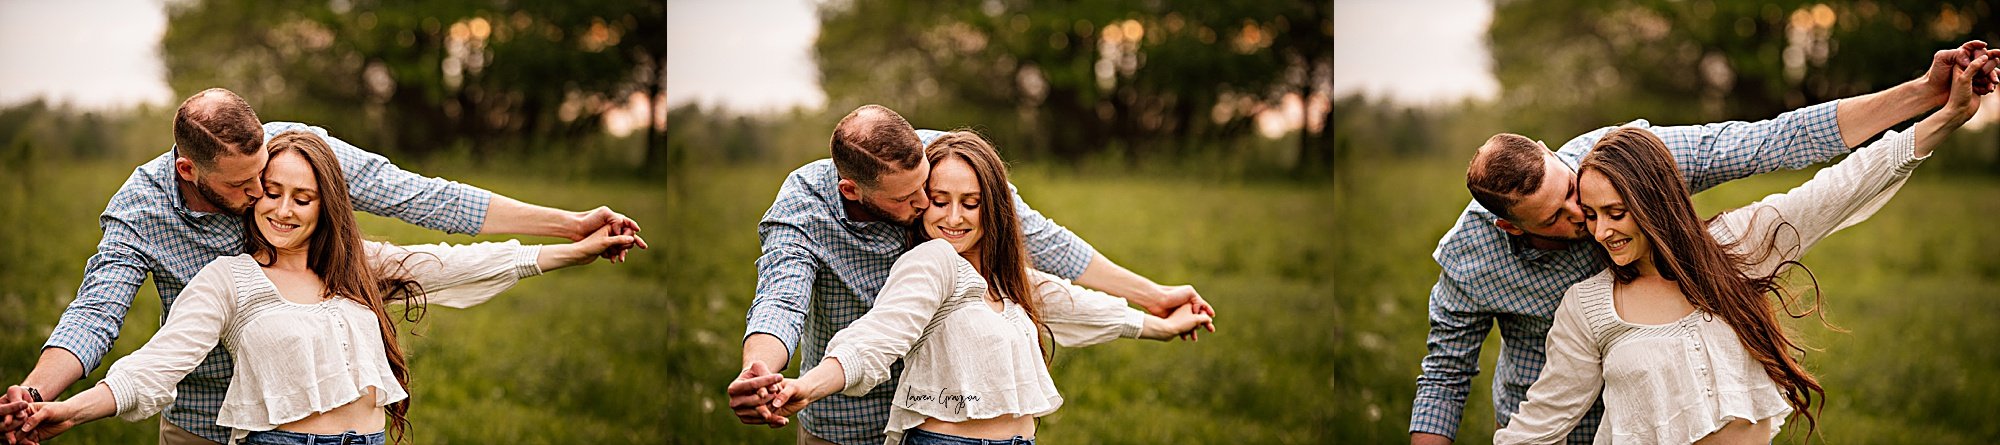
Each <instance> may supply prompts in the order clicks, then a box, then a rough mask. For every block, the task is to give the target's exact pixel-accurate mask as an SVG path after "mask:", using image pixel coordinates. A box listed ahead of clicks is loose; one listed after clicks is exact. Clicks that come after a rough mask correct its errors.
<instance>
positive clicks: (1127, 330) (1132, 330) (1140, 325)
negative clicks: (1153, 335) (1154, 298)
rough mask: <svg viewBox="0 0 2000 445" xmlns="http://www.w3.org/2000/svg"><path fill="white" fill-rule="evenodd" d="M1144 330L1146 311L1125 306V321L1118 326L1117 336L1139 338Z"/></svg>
mask: <svg viewBox="0 0 2000 445" xmlns="http://www.w3.org/2000/svg"><path fill="white" fill-rule="evenodd" d="M1145 331H1146V313H1145V312H1140V311H1139V310H1138V309H1133V308H1129V307H1128V308H1125V322H1124V323H1123V324H1121V325H1119V326H1118V336H1119V337H1122V338H1139V334H1142V333H1144V332H1145Z"/></svg>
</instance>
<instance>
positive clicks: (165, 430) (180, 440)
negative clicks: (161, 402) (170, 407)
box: [160, 416, 219, 445]
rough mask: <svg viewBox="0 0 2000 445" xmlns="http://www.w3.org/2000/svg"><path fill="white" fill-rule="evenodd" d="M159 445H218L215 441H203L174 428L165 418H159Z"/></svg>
mask: <svg viewBox="0 0 2000 445" xmlns="http://www.w3.org/2000/svg"><path fill="white" fill-rule="evenodd" d="M160 445H219V444H217V443H216V442H215V441H212V440H208V439H203V438H202V437H201V436H197V435H195V434H194V433H190V432H188V431H187V430H184V429H181V427H178V426H174V423H173V422H168V421H167V417H166V416H160Z"/></svg>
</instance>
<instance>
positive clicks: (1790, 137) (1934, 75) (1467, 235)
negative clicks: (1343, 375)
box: [1410, 41, 2000, 444]
mask: <svg viewBox="0 0 2000 445" xmlns="http://www.w3.org/2000/svg"><path fill="white" fill-rule="evenodd" d="M1981 51H1989V50H1987V49H1986V45H1985V43H1984V42H1979V41H1973V42H1968V43H1966V44H1965V45H1963V46H1961V47H1959V48H1957V49H1951V50H1944V51H1939V52H1937V53H1936V54H1935V55H1934V56H1933V57H1932V63H1931V66H1930V69H1929V70H1928V71H1927V72H1926V73H1925V74H1924V76H1923V77H1922V78H1919V79H1917V80H1912V81H1909V82H1905V83H1903V84H1900V85H1897V86H1895V87H1892V88H1890V89H1888V90H1884V91H1881V92H1877V93H1873V94H1868V95H1863V96H1858V97H1854V98H1848V99H1843V100H1839V101H1835V102H1829V103H1825V104H1820V105H1815V106H1811V107H1806V108H1802V109H1799V110H1794V111H1791V112H1787V113H1784V114H1781V115H1779V116H1778V117H1776V118H1773V119H1771V120H1766V121H1760V122H1752V123H1744V122H1725V123H1717V124H1707V125H1697V126H1677V127H1666V126H1652V125H1651V124H1650V123H1648V122H1646V121H1644V120H1638V121H1633V122H1632V123H1629V124H1627V126H1635V127H1639V128H1645V129H1647V130H1649V131H1651V132H1653V133H1654V135H1656V136H1659V137H1660V139H1661V140H1663V141H1665V142H1666V144H1667V147H1668V149H1669V150H1670V151H1672V152H1673V154H1674V158H1675V161H1676V162H1677V163H1678V164H1679V168H1680V171H1681V173H1682V174H1683V175H1685V176H1686V178H1685V179H1686V180H1687V181H1688V186H1689V189H1690V190H1692V191H1694V192H1700V191H1702V190H1705V189H1708V188H1709V187H1713V186H1716V185H1718V184H1721V183H1723V182H1728V181H1730V180H1734V179H1737V178H1743V177H1747V176H1750V175H1755V174H1758V173H1764V172H1769V171H1773V170H1776V169H1779V168H1786V169H1798V168H1803V167H1805V166H1807V165H1810V164H1814V163H1818V162H1823V161H1826V160H1828V159H1832V158H1833V157H1835V156H1839V155H1841V154H1844V153H1846V152H1848V151H1849V150H1851V149H1852V148H1853V147H1857V146H1860V145H1861V144H1862V143H1863V142H1866V141H1867V140H1868V139H1870V138H1872V137H1874V135H1875V134H1877V133H1880V132H1882V131H1884V130H1887V129H1888V128H1889V127H1890V126H1893V125H1895V124H1896V123H1899V122H1902V121H1905V120H1908V119H1910V118H1913V117H1916V116H1917V115H1918V114H1921V113H1923V112H1925V111H1928V110H1930V109H1932V108H1936V107H1938V106H1939V105H1942V104H1944V103H1945V100H1946V99H1947V98H1948V93H1949V89H1950V87H1951V76H1952V73H1953V71H1954V70H1956V69H1958V68H1961V67H1965V66H1967V65H1969V64H1970V62H1971V60H1972V59H1973V56H1974V55H1976V54H1978V53H1979V52H1981ZM1990 53H1991V54H1994V55H2000V51H1990ZM1977 78H1981V79H1985V81H1984V82H1981V83H1980V86H1979V87H1978V88H1977V89H1978V93H1980V94H1985V93H1986V92H1990V91H1992V88H1993V83H1992V81H1993V80H1996V79H2000V74H1995V73H1983V75H1981V76H1977ZM1610 130H1612V128H1611V127H1606V128H1600V129H1598V130H1596V131H1592V132H1590V133H1587V134H1584V135H1582V136H1578V137H1576V138H1575V139H1571V140H1570V141H1569V142H1568V143H1565V144H1563V146H1562V149H1561V150H1557V151H1554V152H1551V151H1549V149H1548V148H1547V147H1546V146H1544V145H1542V144H1541V143H1540V142H1536V141H1533V140H1530V139H1528V138H1526V137H1522V136H1520V135H1514V134H1500V135H1495V136H1494V137H1493V138H1491V139H1489V140H1487V142H1486V144H1485V145H1483V146H1481V147H1480V149H1479V152H1478V154H1477V155H1475V157H1474V158H1473V160H1472V163H1471V165H1470V166H1469V167H1468V169H1467V171H1466V187H1467V188H1468V189H1470V190H1471V192H1472V195H1473V200H1474V202H1473V203H1471V204H1470V205H1467V206H1466V209H1465V211H1464V212H1463V213H1462V214H1460V215H1459V218H1458V223H1457V224H1456V225H1454V226H1453V227H1452V229H1451V230H1450V231H1449V232H1447V233H1445V235H1444V238H1443V239H1441V240H1439V241H1438V247H1437V250H1436V252H1434V253H1433V254H1432V256H1433V258H1435V259H1436V260H1437V263H1438V265H1439V266H1441V267H1442V268H1443V272H1442V273H1440V274H1439V276H1438V282H1437V284H1436V285H1435V286H1433V287H1432V288H1431V295H1430V320H1431V332H1430V337H1429V340H1428V346H1429V350H1430V353H1429V355H1426V356H1425V357H1424V359H1423V374H1422V375H1421V376H1419V377H1418V379H1417V395H1416V400H1415V402H1414V404H1413V407H1412V409H1411V413H1410V442H1411V443H1412V444H1448V443H1450V442H1451V440H1452V438H1453V437H1454V436H1455V435H1456V433H1457V429H1458V425H1459V423H1460V417H1461V416H1462V415H1463V414H1464V409H1465V399H1466V395H1467V393H1469V392H1470V391H1471V382H1472V377H1473V376H1475V375H1477V374H1478V373H1479V363H1478V360H1479V348H1480V345H1481V344H1482V343H1483V342H1484V341H1485V337H1486V335H1487V333H1488V332H1489V331H1490V330H1491V329H1492V326H1494V325H1495V324H1498V325H1499V329H1500V334H1501V336H1502V337H1501V338H1502V342H1501V344H1502V348H1503V350H1502V352H1501V354H1500V363H1499V364H1498V365H1497V366H1496V367H1495V372H1496V374H1495V375H1494V377H1493V398H1494V407H1495V409H1494V414H1495V419H1494V422H1495V424H1496V425H1498V426H1503V427H1504V426H1505V425H1506V424H1507V422H1508V420H1510V419H1511V418H1512V416H1513V414H1514V412H1515V410H1516V409H1517V408H1518V407H1519V405H1520V403H1521V401H1522V399H1523V398H1524V397H1525V395H1526V393H1527V390H1528V387H1529V386H1530V385H1532V384H1533V383H1534V382H1535V379H1536V378H1537V377H1538V376H1539V375H1540V373H1541V367H1542V363H1543V358H1544V356H1543V346H1544V344H1545V342H1546V339H1547V336H1548V331H1549V327H1550V325H1551V323H1552V321H1553V320H1552V318H1551V317H1552V316H1553V314H1554V312H1555V309H1556V306H1557V305H1558V304H1559V303H1560V302H1561V300H1562V295H1563V292H1564V291H1565V290H1567V289H1568V288H1569V287H1570V286H1571V285H1573V284H1575V283H1577V282H1579V281H1582V280H1583V279H1585V278H1587V277H1589V276H1590V275H1592V274H1595V273H1597V272H1600V271H1602V270H1604V268H1605V267H1606V265H1605V264H1604V262H1603V261H1602V260H1600V259H1599V258H1598V257H1597V255H1596V254H1595V250H1596V249H1598V247H1597V245H1596V244H1595V243H1593V242H1591V240H1590V237H1589V235H1588V234H1587V233H1586V229H1585V226H1584V223H1583V216H1582V210H1581V208H1580V206H1579V205H1578V204H1577V193H1576V165H1577V163H1578V162H1579V161H1581V160H1582V159H1583V157H1584V155H1586V154H1588V153H1589V150H1590V147H1592V146H1593V145H1595V144H1596V143H1597V141H1598V139H1599V138H1601V137H1602V136H1603V135H1604V134H1605V133H1607V132H1609V131H1610ZM1602 410H1603V406H1602V404H1601V403H1600V404H1599V405H1598V406H1596V407H1594V408H1592V410H1591V412H1590V414H1588V415H1586V416H1585V417H1584V418H1583V419H1582V421H1581V422H1580V423H1579V424H1578V425H1577V427H1576V429H1575V430H1573V431H1572V432H1571V433H1570V435H1569V442H1570V443H1590V442H1591V440H1592V438H1593V435H1594V434H1595V432H1596V429H1597V423H1598V420H1599V416H1600V414H1601V412H1602Z"/></svg>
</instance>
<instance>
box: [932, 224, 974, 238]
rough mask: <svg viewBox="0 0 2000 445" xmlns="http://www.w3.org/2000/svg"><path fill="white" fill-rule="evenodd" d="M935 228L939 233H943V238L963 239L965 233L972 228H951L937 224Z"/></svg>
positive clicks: (969, 231) (968, 232)
mask: <svg viewBox="0 0 2000 445" xmlns="http://www.w3.org/2000/svg"><path fill="white" fill-rule="evenodd" d="M937 230H938V234H939V235H944V238H945V239H950V240H957V239H963V238H965V235H966V234H970V233H972V229H953V228H948V227H944V226H938V228H937Z"/></svg>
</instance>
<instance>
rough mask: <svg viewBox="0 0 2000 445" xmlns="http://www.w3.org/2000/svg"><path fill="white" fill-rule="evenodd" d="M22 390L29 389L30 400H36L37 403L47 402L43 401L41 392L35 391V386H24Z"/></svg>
mask: <svg viewBox="0 0 2000 445" xmlns="http://www.w3.org/2000/svg"><path fill="white" fill-rule="evenodd" d="M22 388H28V398H31V399H35V403H42V402H47V400H42V391H41V390H38V389H35V387H33V386H23V387H22Z"/></svg>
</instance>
